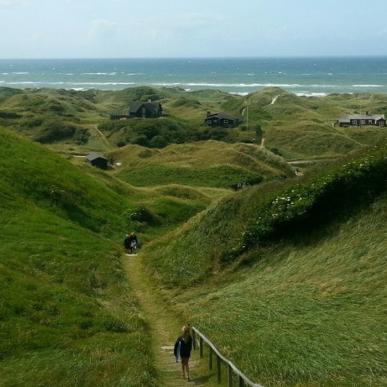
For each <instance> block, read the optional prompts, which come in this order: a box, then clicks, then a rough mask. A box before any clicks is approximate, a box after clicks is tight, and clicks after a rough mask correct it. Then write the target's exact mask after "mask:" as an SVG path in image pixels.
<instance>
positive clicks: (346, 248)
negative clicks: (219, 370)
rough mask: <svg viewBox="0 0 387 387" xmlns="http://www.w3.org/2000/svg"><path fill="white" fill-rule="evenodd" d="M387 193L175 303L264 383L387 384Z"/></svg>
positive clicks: (190, 291)
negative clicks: (353, 213) (351, 214)
mask: <svg viewBox="0 0 387 387" xmlns="http://www.w3.org/2000/svg"><path fill="white" fill-rule="evenodd" d="M386 217H387V197H386V196H383V197H382V198H380V199H379V200H377V201H376V202H375V203H374V204H373V205H372V207H371V208H369V209H367V210H364V211H362V212H361V213H359V214H357V215H356V216H354V217H353V218H351V219H350V220H348V221H347V222H345V223H342V224H335V225H333V226H332V227H330V228H329V229H326V230H324V231H323V232H320V233H314V234H312V235H309V236H305V235H303V236H300V238H299V239H298V240H294V241H292V242H290V243H286V242H284V243H280V244H278V245H276V246H273V247H272V248H269V249H265V250H257V251H253V252H251V253H250V254H251V259H252V261H253V262H256V263H255V264H253V265H251V266H249V267H248V268H244V269H242V270H240V271H238V272H237V273H235V274H228V275H224V276H221V277H220V278H218V279H217V281H215V282H213V281H210V283H209V284H207V285H206V284H205V283H204V284H202V285H201V286H200V287H194V288H191V289H187V290H186V291H183V292H181V291H180V292H178V295H177V296H176V297H175V298H174V302H175V306H176V308H177V309H179V310H181V311H182V312H183V313H184V314H185V315H186V317H187V318H189V319H190V320H191V321H193V322H194V323H195V324H197V325H198V326H199V327H200V328H201V329H202V330H203V331H204V332H205V333H206V334H207V335H209V336H210V337H211V338H212V339H214V341H215V343H216V344H217V345H219V347H220V348H222V350H223V351H224V353H226V354H227V355H228V356H230V357H231V358H232V359H233V360H235V362H236V364H238V366H239V367H241V369H243V370H244V371H246V372H247V373H248V374H249V375H251V376H252V377H253V378H254V379H255V380H256V381H258V382H260V383H262V384H263V385H265V386H282V385H327V386H338V385H342V386H349V385H356V386H370V385H372V386H382V385H385V384H386V383H387V367H386V361H385V359H386V357H387V342H386V338H387V323H386V310H387V303H386V300H387V294H386V291H387V288H386V281H387V266H386V261H385V253H384V252H385V249H386V243H385V237H384V236H385V232H386V226H385V224H386Z"/></svg>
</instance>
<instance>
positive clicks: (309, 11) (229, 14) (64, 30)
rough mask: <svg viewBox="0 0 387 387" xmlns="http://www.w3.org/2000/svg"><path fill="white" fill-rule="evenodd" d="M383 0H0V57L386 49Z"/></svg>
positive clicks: (322, 52)
mask: <svg viewBox="0 0 387 387" xmlns="http://www.w3.org/2000/svg"><path fill="white" fill-rule="evenodd" d="M386 17H387V0H222V1H221V0H0V58H2V59H6V58H12V59H14V58H132V57H137V58H138V57H261V56H263V57H277V56H279V57H281V56H335V55H355V56H359V55H387V44H386V43H387V23H386V22H385V19H386Z"/></svg>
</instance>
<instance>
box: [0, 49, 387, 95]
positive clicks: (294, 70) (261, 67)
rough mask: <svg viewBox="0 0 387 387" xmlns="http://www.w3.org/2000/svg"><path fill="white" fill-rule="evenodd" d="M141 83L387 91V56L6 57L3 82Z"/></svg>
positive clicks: (113, 86) (67, 85) (238, 89)
mask: <svg viewBox="0 0 387 387" xmlns="http://www.w3.org/2000/svg"><path fill="white" fill-rule="evenodd" d="M139 85H149V86H177V87H181V88H184V89H186V90H198V89H221V90H224V91H227V92H230V93H238V94H246V93H251V92H253V91H256V90H260V89H262V88H264V87H268V86H278V87H282V88H283V89H286V90H288V91H291V92H293V93H296V94H299V95H316V96H318V95H326V94H330V93H358V92H383V93H387V57H379V58H297V59H295V58H293V59H289V58H288V59H286V58H276V59H269V58H259V59H258V58H257V59H231V58H230V59H88V60H85V59H74V60H59V59H57V60H0V86H8V87H17V88H35V87H38V88H41V87H53V88H64V89H77V90H83V89H93V88H95V89H103V90H118V89H124V88H127V87H132V86H139Z"/></svg>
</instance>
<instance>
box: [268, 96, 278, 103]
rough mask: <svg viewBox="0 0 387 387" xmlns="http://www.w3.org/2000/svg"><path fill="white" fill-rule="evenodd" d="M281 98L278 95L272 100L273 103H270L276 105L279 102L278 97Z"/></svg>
mask: <svg viewBox="0 0 387 387" xmlns="http://www.w3.org/2000/svg"><path fill="white" fill-rule="evenodd" d="M278 98H279V95H276V96H275V97H274V98H273V99H272V101H271V104H270V105H274V104H275V103H276V102H277V99H278Z"/></svg>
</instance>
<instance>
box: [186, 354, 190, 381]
mask: <svg viewBox="0 0 387 387" xmlns="http://www.w3.org/2000/svg"><path fill="white" fill-rule="evenodd" d="M185 367H186V368H187V379H188V381H190V377H189V359H187V364H186V366H185Z"/></svg>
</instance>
